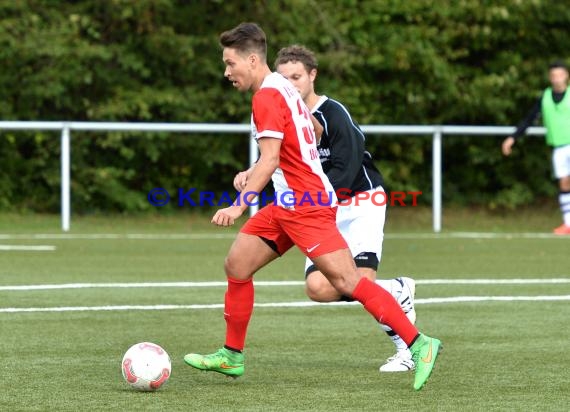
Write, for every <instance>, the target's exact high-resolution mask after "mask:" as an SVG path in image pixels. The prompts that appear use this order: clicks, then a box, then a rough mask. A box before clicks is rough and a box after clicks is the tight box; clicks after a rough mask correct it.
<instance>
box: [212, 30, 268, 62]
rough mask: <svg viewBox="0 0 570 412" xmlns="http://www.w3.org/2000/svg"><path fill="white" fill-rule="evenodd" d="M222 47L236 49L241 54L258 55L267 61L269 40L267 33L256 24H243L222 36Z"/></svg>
mask: <svg viewBox="0 0 570 412" xmlns="http://www.w3.org/2000/svg"><path fill="white" fill-rule="evenodd" d="M220 45H221V46H222V47H224V48H226V47H227V48H230V49H236V50H237V51H238V52H240V53H241V54H246V53H257V54H259V55H260V56H262V57H263V59H266V56H267V39H266V37H265V32H264V31H263V30H262V29H261V27H259V26H258V25H257V24H255V23H241V24H240V25H238V26H236V27H234V28H233V29H231V30H227V31H225V32H223V33H222V34H220Z"/></svg>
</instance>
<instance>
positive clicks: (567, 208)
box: [380, 192, 570, 286]
mask: <svg viewBox="0 0 570 412" xmlns="http://www.w3.org/2000/svg"><path fill="white" fill-rule="evenodd" d="M558 203H560V211H561V212H562V218H563V219H564V224H565V225H566V226H570V192H560V194H559V195H558ZM380 286H382V285H380Z"/></svg>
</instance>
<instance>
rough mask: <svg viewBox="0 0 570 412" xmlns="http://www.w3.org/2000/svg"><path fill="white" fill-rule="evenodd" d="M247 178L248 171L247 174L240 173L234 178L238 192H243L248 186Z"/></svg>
mask: <svg viewBox="0 0 570 412" xmlns="http://www.w3.org/2000/svg"><path fill="white" fill-rule="evenodd" d="M247 178H248V173H247V171H246V172H239V173H238V174H237V175H236V176H235V177H234V188H235V189H236V190H237V191H238V192H243V189H245V185H246V184H247Z"/></svg>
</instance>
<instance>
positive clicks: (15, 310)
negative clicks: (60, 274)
mask: <svg viewBox="0 0 570 412" xmlns="http://www.w3.org/2000/svg"><path fill="white" fill-rule="evenodd" d="M561 300H570V295H559V296H549V295H547V296H452V297H448V298H427V299H416V301H415V303H416V304H418V305H422V304H424V305H429V304H437V303H463V302H520V301H527V302H540V301H561ZM358 304H359V303H358V302H350V303H349V302H331V303H318V302H312V301H302V302H273V303H256V304H255V307H256V308H306V307H316V306H319V307H328V306H331V307H332V306H347V305H348V306H350V305H358ZM223 307H224V305H223V304H222V303H215V304H209V305H121V306H62V307H50V308H48V307H43V308H42V307H36V308H0V313H22V312H28V313H29V312H104V311H126V310H176V309H178V310H180V309H185V310H198V309H222V308H223Z"/></svg>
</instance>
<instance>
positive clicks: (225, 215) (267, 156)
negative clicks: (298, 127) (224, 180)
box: [212, 137, 281, 226]
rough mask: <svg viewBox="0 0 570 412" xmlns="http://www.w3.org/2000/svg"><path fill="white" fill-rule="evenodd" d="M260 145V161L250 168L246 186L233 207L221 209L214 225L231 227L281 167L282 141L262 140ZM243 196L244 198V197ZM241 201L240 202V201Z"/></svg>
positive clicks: (266, 138)
mask: <svg viewBox="0 0 570 412" xmlns="http://www.w3.org/2000/svg"><path fill="white" fill-rule="evenodd" d="M258 143H259V152H260V156H259V160H258V161H257V163H256V164H255V167H252V168H250V170H251V173H250V175H249V177H248V179H247V183H246V185H245V186H244V187H243V190H242V192H241V194H240V198H239V199H236V201H235V202H234V204H233V205H231V206H230V207H226V208H224V209H220V210H218V211H217V212H216V214H215V215H214V217H213V218H212V223H213V224H215V225H218V226H231V225H233V224H234V222H235V220H236V219H237V218H239V217H240V216H241V215H242V214H243V212H244V211H245V210H246V209H247V208H248V205H249V204H251V202H253V199H254V198H255V196H256V193H260V192H261V191H262V190H263V188H264V187H265V185H267V183H268V182H269V180H270V179H271V175H272V174H273V172H275V169H277V167H279V151H280V150H281V140H280V139H273V138H270V137H265V138H261V139H259V140H258ZM242 196H243V197H242ZM238 200H239V201H238Z"/></svg>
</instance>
